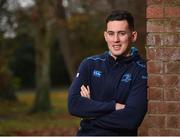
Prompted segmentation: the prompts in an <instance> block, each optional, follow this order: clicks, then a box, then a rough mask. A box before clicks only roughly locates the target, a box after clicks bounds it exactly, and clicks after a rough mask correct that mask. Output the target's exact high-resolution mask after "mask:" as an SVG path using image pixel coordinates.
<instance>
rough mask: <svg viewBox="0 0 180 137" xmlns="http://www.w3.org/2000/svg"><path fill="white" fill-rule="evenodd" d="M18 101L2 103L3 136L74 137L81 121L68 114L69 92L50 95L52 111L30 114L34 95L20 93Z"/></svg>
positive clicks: (1, 122) (0, 128)
mask: <svg viewBox="0 0 180 137" xmlns="http://www.w3.org/2000/svg"><path fill="white" fill-rule="evenodd" d="M17 96H18V99H19V102H17V103H15V102H7V101H1V102H0V135H75V133H76V131H77V129H78V126H79V119H78V118H75V117H73V116H70V115H69V114H68V112H67V91H66V90H64V91H60V90H59V91H55V92H51V101H52V106H53V110H52V112H49V113H37V114H29V113H28V112H29V111H30V109H31V107H32V104H33V100H34V92H19V93H17Z"/></svg>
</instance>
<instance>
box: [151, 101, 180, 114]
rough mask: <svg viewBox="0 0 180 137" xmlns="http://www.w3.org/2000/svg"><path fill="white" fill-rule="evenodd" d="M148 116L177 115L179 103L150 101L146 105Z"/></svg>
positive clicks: (179, 109)
mask: <svg viewBox="0 0 180 137" xmlns="http://www.w3.org/2000/svg"><path fill="white" fill-rule="evenodd" d="M148 105H149V106H148V112H149V114H178V113H180V103H179V102H160V101H150V102H149V104H148Z"/></svg>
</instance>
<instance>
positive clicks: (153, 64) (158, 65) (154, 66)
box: [147, 61, 163, 74]
mask: <svg viewBox="0 0 180 137" xmlns="http://www.w3.org/2000/svg"><path fill="white" fill-rule="evenodd" d="M147 71H148V73H158V74H160V73H163V62H161V61H148V63H147Z"/></svg>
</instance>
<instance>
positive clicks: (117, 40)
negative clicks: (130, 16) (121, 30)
mask: <svg viewBox="0 0 180 137" xmlns="http://www.w3.org/2000/svg"><path fill="white" fill-rule="evenodd" d="M113 40H114V42H119V41H120V38H119V36H118V34H115V35H114V39H113Z"/></svg>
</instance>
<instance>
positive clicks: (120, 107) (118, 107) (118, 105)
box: [115, 103, 125, 110]
mask: <svg viewBox="0 0 180 137" xmlns="http://www.w3.org/2000/svg"><path fill="white" fill-rule="evenodd" d="M115 107H116V110H120V109H124V108H125V105H123V104H120V103H116V106H115Z"/></svg>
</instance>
